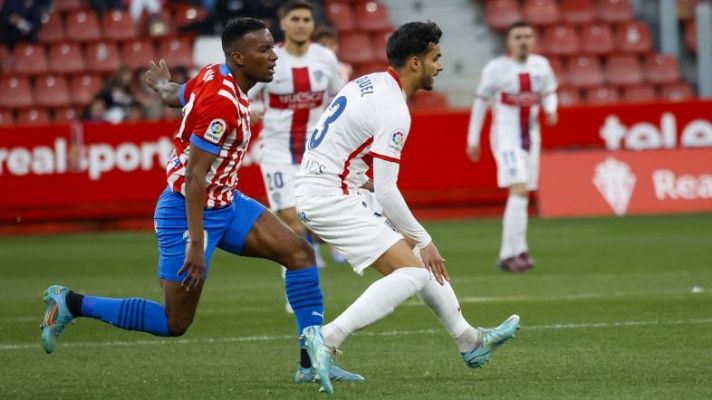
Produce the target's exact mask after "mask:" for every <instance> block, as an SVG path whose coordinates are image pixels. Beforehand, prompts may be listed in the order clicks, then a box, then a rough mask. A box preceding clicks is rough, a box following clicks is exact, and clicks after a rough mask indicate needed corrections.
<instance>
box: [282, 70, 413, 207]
mask: <svg viewBox="0 0 712 400" xmlns="http://www.w3.org/2000/svg"><path fill="white" fill-rule="evenodd" d="M409 130H410V113H409V111H408V105H407V104H406V99H405V95H404V93H403V90H402V88H401V84H400V80H399V79H398V75H397V74H396V73H395V71H393V70H392V69H389V70H388V71H387V72H378V73H373V74H369V75H364V76H362V77H360V78H358V79H356V80H353V81H351V82H349V83H348V84H347V85H346V86H345V87H344V88H343V89H342V90H341V91H340V92H339V93H338V94H337V95H336V97H335V98H334V100H333V101H332V102H331V104H330V105H329V107H328V108H327V110H326V111H325V112H324V114H323V115H322V116H321V119H320V120H319V122H318V124H317V126H316V128H315V129H314V130H313V131H312V132H311V134H310V135H309V138H308V139H307V151H306V152H305V154H304V159H303V160H302V164H301V168H300V170H299V173H298V175H297V180H296V185H295V191H296V192H297V193H299V194H301V195H324V194H335V193H343V194H349V193H353V192H355V191H356V190H357V189H358V188H359V187H361V186H362V185H363V184H364V183H365V182H366V181H367V180H368V177H367V176H366V172H367V171H368V168H370V165H371V160H372V158H373V157H376V158H381V159H383V160H387V161H390V162H395V163H398V162H400V156H401V151H402V150H403V146H404V145H405V141H406V139H407V138H408V132H409Z"/></svg>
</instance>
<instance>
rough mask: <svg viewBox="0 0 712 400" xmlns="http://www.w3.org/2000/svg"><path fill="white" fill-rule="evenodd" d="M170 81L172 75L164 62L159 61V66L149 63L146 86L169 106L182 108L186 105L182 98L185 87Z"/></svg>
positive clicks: (145, 80) (145, 79)
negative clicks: (182, 89) (182, 90)
mask: <svg viewBox="0 0 712 400" xmlns="http://www.w3.org/2000/svg"><path fill="white" fill-rule="evenodd" d="M170 79H171V73H170V71H169V70H168V65H166V62H165V61H164V60H161V61H159V62H158V65H156V63H155V62H153V61H151V62H150V63H148V70H147V71H146V74H145V75H144V82H145V83H146V86H148V87H150V88H151V89H153V91H154V92H156V93H158V94H159V95H160V96H161V100H163V102H164V103H166V104H167V105H168V106H170V107H176V108H177V107H182V106H183V105H184V101H183V99H182V98H181V88H182V87H183V85H179V84H177V83H175V82H171V81H170Z"/></svg>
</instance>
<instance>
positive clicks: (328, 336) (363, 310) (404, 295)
mask: <svg viewBox="0 0 712 400" xmlns="http://www.w3.org/2000/svg"><path fill="white" fill-rule="evenodd" d="M429 281H430V273H429V272H428V270H426V269H425V268H419V267H405V268H399V269H397V270H395V271H394V272H393V273H391V274H390V275H388V276H384V277H383V278H381V279H379V280H377V281H375V282H373V283H372V284H371V286H369V287H368V288H367V289H366V291H364V292H363V294H361V296H360V297H359V298H358V299H356V301H354V303H353V304H351V305H350V306H349V308H347V309H346V311H344V312H343V313H341V315H339V316H338V317H337V318H336V319H335V320H333V321H332V322H330V323H329V324H327V325H325V326H323V327H322V333H323V335H324V342H326V345H327V346H330V347H339V346H341V344H342V343H343V342H344V340H346V337H347V336H348V335H350V334H351V333H353V332H355V331H357V330H359V329H362V328H365V327H366V326H368V325H371V324H373V323H374V322H376V321H378V320H380V319H381V318H384V317H385V316H387V315H388V314H390V313H392V312H393V310H394V309H395V308H396V307H397V306H398V305H399V304H401V303H402V302H404V301H406V300H407V299H408V298H409V297H411V296H413V295H414V294H416V293H418V292H419V291H420V290H421V289H422V288H423V287H424V286H425V285H426V284H427V283H428V282H429ZM433 282H434V281H433ZM436 284H437V283H436Z"/></svg>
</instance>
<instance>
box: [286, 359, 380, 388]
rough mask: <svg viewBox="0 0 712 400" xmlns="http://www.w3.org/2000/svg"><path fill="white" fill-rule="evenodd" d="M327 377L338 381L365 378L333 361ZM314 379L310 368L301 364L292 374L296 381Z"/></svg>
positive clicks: (305, 381)
mask: <svg viewBox="0 0 712 400" xmlns="http://www.w3.org/2000/svg"><path fill="white" fill-rule="evenodd" d="M329 379H331V380H332V381H339V382H363V381H365V380H366V379H365V378H364V377H363V376H361V375H359V374H354V373H352V372H349V371H346V370H345V369H341V368H339V367H338V366H336V365H334V363H333V361H332V364H331V368H329ZM316 381H317V379H316V374H315V373H314V369H312V368H303V367H302V366H299V368H297V372H296V373H295V374H294V382H296V383H311V382H316Z"/></svg>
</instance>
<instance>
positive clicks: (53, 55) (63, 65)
mask: <svg viewBox="0 0 712 400" xmlns="http://www.w3.org/2000/svg"><path fill="white" fill-rule="evenodd" d="M49 68H50V70H51V71H52V72H58V73H61V74H69V73H76V72H81V71H84V70H85V69H86V63H85V62H84V54H83V53H82V49H81V47H80V46H79V44H78V43H61V44H60V43H57V44H54V45H52V47H50V48H49Z"/></svg>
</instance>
